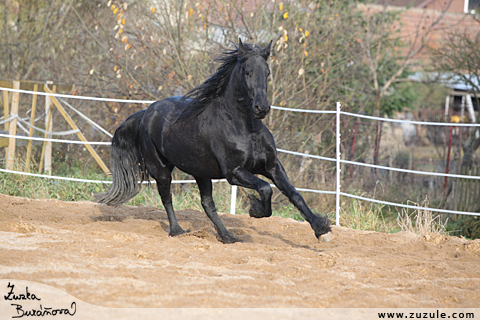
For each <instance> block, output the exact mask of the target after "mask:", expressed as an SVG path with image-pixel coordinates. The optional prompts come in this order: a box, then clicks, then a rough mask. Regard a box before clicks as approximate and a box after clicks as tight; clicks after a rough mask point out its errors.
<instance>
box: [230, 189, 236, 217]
mask: <svg viewBox="0 0 480 320" xmlns="http://www.w3.org/2000/svg"><path fill="white" fill-rule="evenodd" d="M237 188H238V187H237V186H234V185H232V197H231V199H230V214H233V215H234V214H235V207H236V204H237Z"/></svg>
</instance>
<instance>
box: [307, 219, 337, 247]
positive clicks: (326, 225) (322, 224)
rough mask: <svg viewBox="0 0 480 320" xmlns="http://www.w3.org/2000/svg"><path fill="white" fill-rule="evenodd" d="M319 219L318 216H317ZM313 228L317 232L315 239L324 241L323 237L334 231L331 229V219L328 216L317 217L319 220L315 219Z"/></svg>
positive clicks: (312, 223)
mask: <svg viewBox="0 0 480 320" xmlns="http://www.w3.org/2000/svg"><path fill="white" fill-rule="evenodd" d="M315 217H317V216H315ZM310 225H311V226H312V229H313V230H314V231H315V237H317V239H319V240H322V241H324V240H323V239H322V238H321V236H322V235H324V234H328V233H329V232H331V231H332V228H331V227H330V225H331V223H330V219H328V217H327V216H326V215H324V216H320V217H317V219H314V221H313V222H311V223H310Z"/></svg>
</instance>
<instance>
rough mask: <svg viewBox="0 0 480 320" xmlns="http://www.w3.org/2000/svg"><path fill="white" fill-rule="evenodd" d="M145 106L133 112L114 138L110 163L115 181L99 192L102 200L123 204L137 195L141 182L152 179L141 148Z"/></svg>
mask: <svg viewBox="0 0 480 320" xmlns="http://www.w3.org/2000/svg"><path fill="white" fill-rule="evenodd" d="M144 113H145V110H142V111H138V112H136V113H134V114H132V115H131V116H130V117H128V118H127V120H125V122H124V123H122V125H121V126H120V127H118V129H117V130H116V131H115V134H114V136H113V138H112V149H111V157H110V166H111V168H112V179H113V184H112V185H111V187H110V189H108V191H107V192H105V193H101V194H97V195H96V196H95V198H96V200H97V201H98V202H99V203H105V204H108V205H113V206H115V205H120V204H122V203H125V202H127V201H128V200H130V199H131V198H133V197H135V196H136V195H137V193H138V192H139V191H140V185H141V182H142V181H144V180H147V179H148V175H147V173H146V169H145V163H144V161H143V157H142V156H141V154H140V150H139V149H138V143H139V141H138V139H139V137H138V129H139V126H140V121H141V120H142V117H143V114H144Z"/></svg>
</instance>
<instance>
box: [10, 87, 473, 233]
mask: <svg viewBox="0 0 480 320" xmlns="http://www.w3.org/2000/svg"><path fill="white" fill-rule="evenodd" d="M0 90H3V91H8V92H17V93H24V94H31V95H33V94H35V95H44V96H51V97H58V98H64V99H79V100H93V101H104V102H119V103H135V104H145V105H148V104H151V103H153V102H154V101H150V100H128V99H108V98H101V97H87V96H77V95H66V94H58V93H46V92H37V91H29V90H20V89H10V88H1V87H0ZM62 102H63V103H64V104H65V105H67V106H68V107H69V108H70V109H71V110H73V111H74V112H75V113H77V114H78V115H79V116H80V117H82V118H83V119H85V121H87V122H88V123H90V124H91V125H92V126H94V127H96V128H97V129H98V130H100V131H102V132H103V133H104V134H106V135H108V136H109V137H112V135H111V134H110V133H109V132H108V131H107V130H105V129H104V128H102V127H101V126H100V125H98V124H97V123H95V122H94V121H92V120H91V119H89V118H88V117H86V116H85V115H84V114H82V113H81V112H80V111H78V110H76V109H75V108H74V107H73V106H71V105H70V104H69V103H68V102H66V101H65V100H63V99H62ZM271 108H272V109H274V110H281V111H287V112H300V113H312V114H332V115H333V114H335V117H336V158H329V157H323V156H319V155H312V154H308V153H301V152H295V151H290V150H285V149H277V151H278V152H281V153H286V154H292V155H296V156H301V157H308V158H313V159H317V160H323V161H331V162H336V178H337V180H336V190H314V189H305V188H297V190H298V191H300V192H310V193H318V194H329V195H335V196H336V210H335V211H336V224H337V225H339V224H340V220H339V219H340V197H341V196H344V197H349V198H355V199H358V200H362V201H368V202H372V203H378V204H384V205H389V206H396V207H403V208H409V209H420V210H428V211H435V212H441V213H448V214H460V215H473V216H480V213H478V212H468V211H457V210H447V209H441V208H429V207H419V206H412V205H406V204H402V203H396V202H388V201H381V200H377V199H372V198H367V197H361V196H358V195H354V194H349V193H345V192H342V191H341V174H340V173H341V170H342V169H341V164H349V165H354V166H363V167H369V168H374V169H382V170H390V171H396V172H403V173H410V174H417V175H429V176H438V177H450V178H462V179H472V180H480V176H470V175H460V174H449V173H437V172H428V171H419V170H409V169H403V168H395V167H386V166H380V165H373V164H368V163H363V162H356V161H349V160H344V159H342V158H341V145H340V143H341V121H340V118H341V116H342V115H344V116H350V117H356V118H363V119H369V120H375V121H386V122H395V123H408V124H417V125H429V126H450V127H473V128H480V124H473V123H447V122H424V121H413V120H399V119H389V118H380V117H373V116H368V115H363V114H356V113H351V112H345V111H341V104H340V103H339V102H337V108H336V110H306V109H294V108H284V107H277V106H272V107H271ZM14 119H20V118H19V117H18V115H16V114H15V115H10V116H8V117H6V116H4V117H3V119H2V118H0V124H2V123H5V122H11V121H13V120H14ZM21 123H23V124H26V125H27V126H31V125H30V124H28V123H27V122H26V121H21ZM17 125H18V122H17ZM34 129H35V130H36V129H37V128H36V127H34ZM477 130H478V129H477ZM42 132H44V131H42ZM47 133H48V134H55V132H47ZM0 137H5V138H15V139H24V140H36V141H49V142H56V143H69V144H83V145H111V143H110V142H90V141H75V140H62V139H51V138H40V137H28V136H21V135H10V134H3V133H0ZM0 172H5V173H11V174H18V175H28V176H34V177H41V178H47V179H58V180H67V181H76V182H86V183H101V184H111V183H112V182H111V181H108V180H107V181H101V180H88V179H79V178H70V177H60V176H52V175H44V174H35V173H28V172H21V171H15V170H7V169H0ZM212 182H227V180H225V179H220V180H212ZM147 183H148V182H147ZM172 183H195V180H173V181H172ZM271 186H272V187H275V186H274V185H271ZM236 194H237V187H236V186H232V193H231V207H230V213H232V214H235V202H236Z"/></svg>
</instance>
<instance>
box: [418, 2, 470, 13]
mask: <svg viewBox="0 0 480 320" xmlns="http://www.w3.org/2000/svg"><path fill="white" fill-rule="evenodd" d="M465 1H466V0H452V2H451V4H450V6H449V7H448V12H457V13H463V10H464V6H465ZM448 3H449V1H447V0H434V1H431V2H429V3H428V4H427V5H426V6H425V7H424V8H425V9H428V10H438V11H445V9H446V8H447V5H448Z"/></svg>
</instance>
